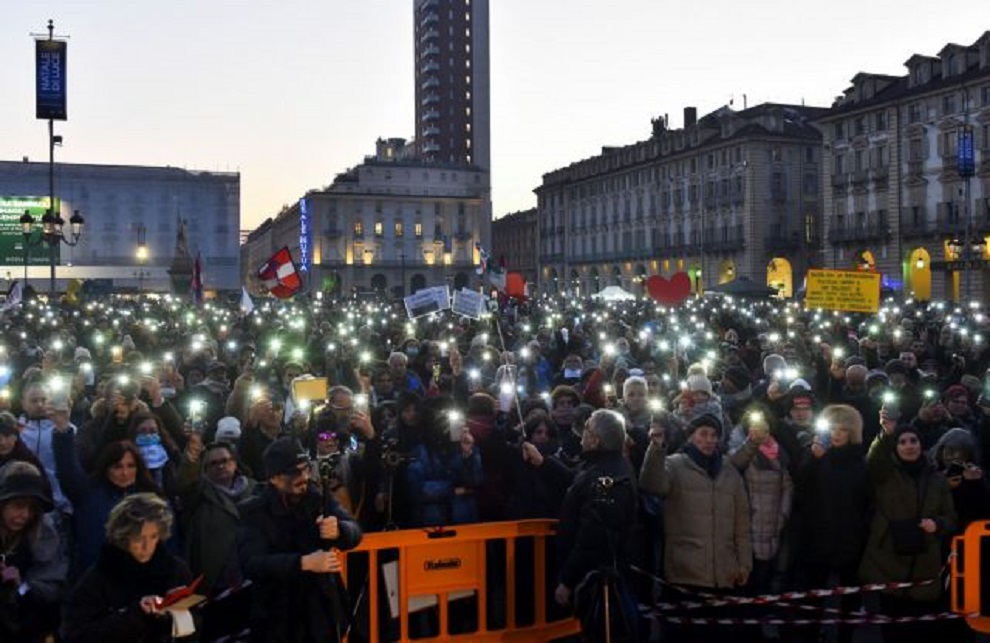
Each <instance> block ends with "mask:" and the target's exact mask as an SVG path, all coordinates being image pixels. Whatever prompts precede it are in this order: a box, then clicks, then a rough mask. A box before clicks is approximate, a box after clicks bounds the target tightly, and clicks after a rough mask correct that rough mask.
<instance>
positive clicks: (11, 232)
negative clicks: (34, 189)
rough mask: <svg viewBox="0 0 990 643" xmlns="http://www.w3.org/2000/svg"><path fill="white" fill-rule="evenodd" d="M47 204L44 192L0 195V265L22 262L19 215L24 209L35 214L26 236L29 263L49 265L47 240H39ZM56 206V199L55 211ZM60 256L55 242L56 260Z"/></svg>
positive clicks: (57, 202)
mask: <svg viewBox="0 0 990 643" xmlns="http://www.w3.org/2000/svg"><path fill="white" fill-rule="evenodd" d="M48 204H49V199H48V197H46V196H0V265H5V266H23V265H24V234H23V232H22V229H21V217H22V216H24V213H25V212H27V213H28V214H30V215H31V216H32V217H34V226H33V229H32V232H31V237H30V238H29V239H28V263H29V264H31V265H48V262H49V259H48V244H47V243H44V242H43V241H41V239H42V237H41V217H43V216H45V213H46V212H48ZM59 207H60V204H59V200H58V199H55V211H56V212H58V211H59ZM66 225H68V224H66ZM59 245H61V244H59ZM59 259H60V257H59V247H58V246H56V247H55V263H56V264H59V263H60V261H59Z"/></svg>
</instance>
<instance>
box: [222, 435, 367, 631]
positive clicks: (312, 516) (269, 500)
mask: <svg viewBox="0 0 990 643" xmlns="http://www.w3.org/2000/svg"><path fill="white" fill-rule="evenodd" d="M263 460H264V466H265V471H266V475H267V476H268V484H267V485H266V486H265V488H264V489H263V490H262V492H261V493H260V495H258V496H255V497H252V498H250V499H248V500H247V501H245V502H243V503H242V504H241V505H239V510H240V514H241V530H240V534H239V549H240V558H241V566H242V569H243V572H244V575H245V576H246V577H247V578H249V579H250V580H252V581H253V582H254V595H253V598H254V605H253V609H252V611H251V640H252V641H259V642H260V641H266V642H267V641H271V642H295V641H300V642H302V641H340V640H341V639H342V637H343V635H344V634H345V633H346V631H347V611H348V606H347V597H346V595H345V589H344V587H343V583H342V582H341V581H340V578H339V576H338V572H340V571H341V561H340V558H339V554H338V551H337V550H340V549H352V548H353V547H356V546H357V544H358V543H359V542H360V540H361V529H360V528H359V527H358V525H357V523H356V522H355V521H354V520H353V519H352V518H351V517H350V516H349V515H348V514H347V512H346V511H344V510H343V509H341V508H340V506H339V505H338V504H337V503H336V501H334V500H333V498H332V497H327V498H324V497H323V496H322V494H321V493H320V492H319V491H318V490H317V488H316V486H315V485H314V484H313V483H312V480H311V478H310V476H311V473H310V471H311V469H310V463H309V460H308V457H307V456H306V454H305V453H304V452H303V451H302V449H301V448H300V446H299V444H298V443H297V442H296V441H295V440H294V439H292V438H289V437H284V438H279V439H278V440H276V441H275V442H273V443H272V444H271V446H269V447H268V449H266V450H265V453H264V456H263Z"/></svg>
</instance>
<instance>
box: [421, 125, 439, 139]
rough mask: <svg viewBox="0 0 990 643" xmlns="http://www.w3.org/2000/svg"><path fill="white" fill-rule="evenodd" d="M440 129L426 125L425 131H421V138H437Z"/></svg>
mask: <svg viewBox="0 0 990 643" xmlns="http://www.w3.org/2000/svg"><path fill="white" fill-rule="evenodd" d="M439 135H440V128H439V127H437V126H436V125H428V126H427V127H426V129H424V130H423V138H428V137H430V136H439Z"/></svg>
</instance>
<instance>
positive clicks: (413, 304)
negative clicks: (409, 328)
mask: <svg viewBox="0 0 990 643" xmlns="http://www.w3.org/2000/svg"><path fill="white" fill-rule="evenodd" d="M402 301H403V303H405V305H406V314H407V315H409V319H415V318H417V317H423V316H424V315H429V314H430V313H435V312H439V311H441V310H447V309H448V308H450V292H449V291H448V290H447V286H434V287H433V288H424V289H422V290H418V291H416V292H414V293H413V294H411V295H409V296H408V297H405V298H404V299H403V300H402Z"/></svg>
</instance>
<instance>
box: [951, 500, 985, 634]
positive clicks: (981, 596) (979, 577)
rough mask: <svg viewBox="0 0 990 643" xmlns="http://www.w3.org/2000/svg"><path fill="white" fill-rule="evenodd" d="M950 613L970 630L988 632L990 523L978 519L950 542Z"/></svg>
mask: <svg viewBox="0 0 990 643" xmlns="http://www.w3.org/2000/svg"><path fill="white" fill-rule="evenodd" d="M950 572H951V574H952V581H951V588H950V590H951V595H952V611H953V612H955V613H957V614H963V615H964V616H965V617H966V622H967V623H968V624H969V626H970V628H972V629H973V630H975V631H977V632H983V633H990V522H988V521H985V520H981V521H977V522H974V523H972V524H970V525H969V527H967V528H966V532H965V533H964V534H963V535H962V536H956V537H955V538H953V540H952V565H951V567H950Z"/></svg>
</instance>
